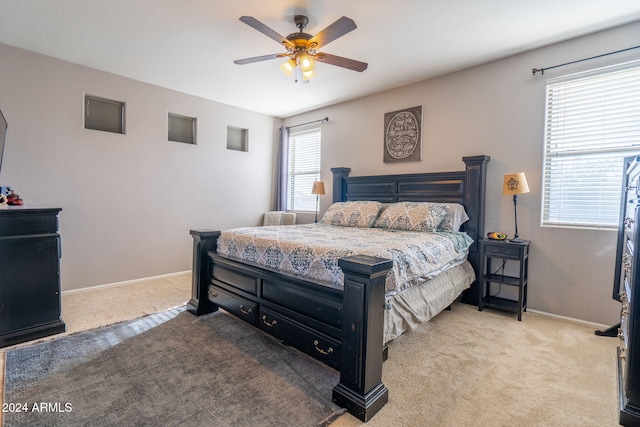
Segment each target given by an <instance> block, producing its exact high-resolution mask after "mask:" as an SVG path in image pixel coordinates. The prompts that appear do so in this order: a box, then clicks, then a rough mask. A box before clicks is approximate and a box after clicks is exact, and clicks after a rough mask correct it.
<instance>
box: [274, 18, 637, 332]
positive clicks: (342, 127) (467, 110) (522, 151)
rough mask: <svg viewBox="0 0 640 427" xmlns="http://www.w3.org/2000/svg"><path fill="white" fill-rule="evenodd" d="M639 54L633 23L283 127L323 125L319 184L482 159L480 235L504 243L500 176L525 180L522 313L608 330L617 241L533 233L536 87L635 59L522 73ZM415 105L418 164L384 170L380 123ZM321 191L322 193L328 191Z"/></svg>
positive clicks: (539, 109) (539, 104)
mask: <svg viewBox="0 0 640 427" xmlns="http://www.w3.org/2000/svg"><path fill="white" fill-rule="evenodd" d="M638 44H640V23H635V24H632V25H627V26H624V27H620V28H617V29H614V30H611V31H607V32H603V33H599V34H594V35H592V36H588V37H583V38H580V39H576V40H572V41H569V42H566V43H562V44H558V45H554V46H550V47H547V48H543V49H538V50H534V51H531V52H528V53H526V54H521V55H517V56H513V57H510V58H507V59H504V60H500V61H496V62H492V63H488V64H485V65H481V66H478V67H474V68H471V69H467V70H462V71H459V72H456V73H452V74H449V75H446V76H443V77H439V78H434V79H430V80H426V81H423V82H420V83H416V84H413V85H410V86H406V87H403V88H399V89H395V90H391V91H388V92H384V93H381V94H377V95H373V96H369V97H366V98H362V99H359V100H356V101H353V102H347V103H343V104H339V105H335V106H331V107H328V108H323V109H320V110H316V111H313V112H310V113H306V114H303V115H299V116H295V117H290V118H287V119H286V120H285V124H286V125H294V124H296V123H303V122H306V121H309V120H314V119H320V118H322V117H325V116H328V117H329V122H328V123H326V124H323V125H322V144H323V146H322V179H323V180H324V181H326V182H330V181H331V171H330V168H332V167H336V166H346V167H350V168H352V172H351V173H352V175H367V174H391V173H411V172H423V171H445V170H461V169H462V168H464V164H463V163H462V161H461V157H463V156H468V155H477V154H487V155H489V156H491V162H490V163H489V172H488V177H487V179H488V183H487V220H486V230H487V231H494V230H500V231H505V232H507V233H508V234H509V235H512V234H513V231H514V218H513V201H512V198H511V197H508V196H503V195H502V193H501V191H502V188H501V185H502V175H503V174H505V173H510V172H520V171H524V172H526V175H527V181H528V183H529V187H530V188H531V193H529V194H525V195H522V196H520V197H519V203H518V219H519V221H518V231H519V234H520V236H521V237H523V238H525V239H530V240H532V249H531V260H530V272H529V277H530V282H529V283H530V288H529V307H530V308H531V309H536V310H542V311H545V312H549V313H554V314H558V315H562V316H568V317H572V318H577V319H583V320H588V321H592V322H596V323H601V324H606V325H609V324H614V323H617V321H618V320H617V319H618V316H619V311H620V304H619V303H617V302H615V301H613V300H612V299H611V288H612V282H613V270H614V258H615V243H616V232H615V231H610V230H578V229H560V228H547V227H544V228H543V227H541V226H540V206H541V194H540V188H541V179H542V177H541V173H542V155H543V148H542V145H543V134H544V100H545V79H546V78H548V77H554V76H558V75H561V74H566V73H569V72H575V71H578V70H582V69H585V68H587V67H594V66H603V65H608V64H611V63H614V62H618V61H623V60H630V59H633V58H638V57H640V52H639V51H637V50H636V51H632V52H631V53H630V54H619V55H614V56H610V57H607V58H605V59H601V60H594V61H589V62H586V63H582V64H578V65H575V66H571V67H564V68H559V69H555V70H550V71H547V72H546V73H545V75H544V76H538V77H533V76H532V75H531V69H532V68H533V67H536V68H540V67H550V66H553V65H556V64H561V63H566V62H569V61H573V60H577V59H581V58H586V57H590V56H594V55H599V54H602V53H606V52H610V51H615V50H619V49H623V48H627V47H631V46H636V45H638ZM418 53H419V52H418ZM318 72H319V73H320V72H322V70H318ZM345 72H346V71H345ZM365 72H366V71H365ZM311 84H313V83H311ZM417 105H422V108H423V123H424V132H423V160H422V161H420V162H414V163H401V164H384V163H383V161H382V142H383V120H384V113H386V112H390V111H395V110H398V109H400V108H403V107H413V106H417ZM327 189H328V190H329V191H331V187H330V186H328V187H327ZM330 201H331V194H328V195H326V196H323V197H322V201H321V212H323V211H324V210H325V209H326V208H327V207H328V206H329V204H330Z"/></svg>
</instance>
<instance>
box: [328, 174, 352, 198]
mask: <svg viewBox="0 0 640 427" xmlns="http://www.w3.org/2000/svg"><path fill="white" fill-rule="evenodd" d="M331 172H333V203H336V202H344V201H345V200H346V192H347V185H346V184H345V182H344V179H345V178H346V177H348V176H349V172H351V168H331Z"/></svg>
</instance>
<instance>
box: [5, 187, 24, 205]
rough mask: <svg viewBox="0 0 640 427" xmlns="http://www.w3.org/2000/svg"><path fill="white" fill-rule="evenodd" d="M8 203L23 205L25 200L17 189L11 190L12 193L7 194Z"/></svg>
mask: <svg viewBox="0 0 640 427" xmlns="http://www.w3.org/2000/svg"><path fill="white" fill-rule="evenodd" d="M7 204H8V205H9V206H22V205H24V200H22V199H21V198H20V196H19V195H17V194H16V192H15V191H13V190H11V193H9V195H8V196H7Z"/></svg>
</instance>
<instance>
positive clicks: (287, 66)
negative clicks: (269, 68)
mask: <svg viewBox="0 0 640 427" xmlns="http://www.w3.org/2000/svg"><path fill="white" fill-rule="evenodd" d="M295 68H296V62H295V61H294V60H293V59H288V60H286V61H285V62H283V63H282V64H280V69H281V70H282V72H283V73H284V74H285V75H286V76H287V77H289V76H290V75H291V73H292V72H293V70H294V69H295Z"/></svg>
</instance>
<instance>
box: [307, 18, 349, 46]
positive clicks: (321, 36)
mask: <svg viewBox="0 0 640 427" xmlns="http://www.w3.org/2000/svg"><path fill="white" fill-rule="evenodd" d="M356 28H358V27H357V26H356V23H355V22H353V19H350V18H347V17H346V16H343V17H342V18H340V19H338V20H337V21H336V22H334V23H333V24H331V25H329V26H328V27H327V28H325V29H324V30H322V31H320V32H319V33H318V34H316V35H315V36H313V37H311V38H310V39H309V45H310V46H313V47H312V49H320V48H321V47H322V46H326V45H328V44H329V43H331V42H332V41H334V40H335V39H337V38H338V37H342V36H344V35H345V34H347V33H348V32H349V31H353V30H355V29H356ZM313 43H315V46H314V45H313Z"/></svg>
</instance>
